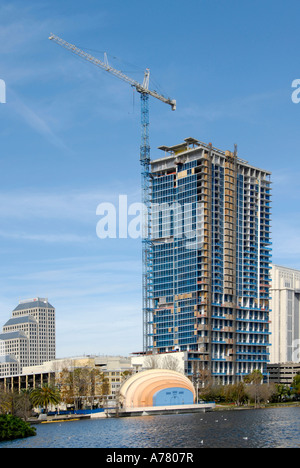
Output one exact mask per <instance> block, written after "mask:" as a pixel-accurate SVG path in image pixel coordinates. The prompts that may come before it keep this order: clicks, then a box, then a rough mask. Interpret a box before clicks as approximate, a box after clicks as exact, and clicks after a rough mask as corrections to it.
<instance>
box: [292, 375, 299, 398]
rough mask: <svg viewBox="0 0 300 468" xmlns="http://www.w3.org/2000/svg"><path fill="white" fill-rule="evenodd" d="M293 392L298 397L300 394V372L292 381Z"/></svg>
mask: <svg viewBox="0 0 300 468" xmlns="http://www.w3.org/2000/svg"><path fill="white" fill-rule="evenodd" d="M292 388H293V393H294V395H296V396H297V397H299V396H300V374H297V375H295V377H294V378H293V383H292Z"/></svg>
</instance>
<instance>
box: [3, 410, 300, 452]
mask: <svg viewBox="0 0 300 468" xmlns="http://www.w3.org/2000/svg"><path fill="white" fill-rule="evenodd" d="M18 447H24V448H26V447H28V448H29V447H30V448H48V447H49V448H51V447H53V448H54V447H56V448H64V447H66V448H76V447H86V448H130V447H136V448H198V447H204V448H205V447H207V448H224V447H227V448H254V447H255V448H256V447H257V448H271V447H283V448H299V447H300V408H276V409H263V410H250V411H249V410H241V411H222V412H212V413H203V414H202V413H201V414H185V415H168V416H146V417H136V418H120V419H103V420H84V421H78V422H66V423H55V424H41V425H38V426H37V436H36V437H31V438H29V439H24V440H16V441H13V442H4V443H0V448H18Z"/></svg>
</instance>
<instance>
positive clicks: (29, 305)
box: [14, 297, 54, 312]
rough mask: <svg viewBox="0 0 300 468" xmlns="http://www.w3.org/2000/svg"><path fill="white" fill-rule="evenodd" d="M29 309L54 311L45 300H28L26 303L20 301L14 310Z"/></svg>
mask: <svg viewBox="0 0 300 468" xmlns="http://www.w3.org/2000/svg"><path fill="white" fill-rule="evenodd" d="M29 309H54V307H53V306H52V305H51V304H50V303H49V302H48V300H47V299H41V298H39V297H38V298H36V299H30V300H28V301H21V302H20V304H19V305H18V306H17V307H16V308H15V309H14V312H15V311H17V310H29Z"/></svg>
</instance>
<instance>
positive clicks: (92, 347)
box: [0, 0, 300, 357]
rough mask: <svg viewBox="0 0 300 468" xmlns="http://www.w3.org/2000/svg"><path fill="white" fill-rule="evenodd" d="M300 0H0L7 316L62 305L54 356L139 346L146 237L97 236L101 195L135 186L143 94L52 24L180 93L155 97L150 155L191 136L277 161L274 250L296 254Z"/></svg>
mask: <svg viewBox="0 0 300 468" xmlns="http://www.w3.org/2000/svg"><path fill="white" fill-rule="evenodd" d="M299 14H300V4H299V1H298V0H288V1H283V0H259V1H258V0H186V1H185V2H183V1H182V0H180V1H179V0H172V1H171V0H160V1H158V0H152V1H151V2H148V3H141V2H140V1H137V0H126V1H124V0H86V1H85V2H79V1H77V0H73V1H69V0H60V1H57V0H51V1H48V0H43V1H40V0H39V1H34V0H27V1H26V2H24V0H23V1H22V0H19V1H17V0H10V1H4V0H2V1H1V2H0V79H3V80H5V83H6V86H7V102H6V104H0V121H1V125H0V147H1V151H0V169H1V170H0V217H1V224H0V327H1V326H2V325H3V324H4V323H5V322H6V321H7V320H8V318H9V317H10V314H11V311H12V310H13V309H14V308H15V306H16V305H17V303H18V301H19V299H26V298H30V297H35V296H41V297H48V298H49V301H50V302H51V303H52V304H53V305H54V306H55V307H56V310H57V356H58V357H63V356H75V355H80V354H83V353H86V354H89V353H91V354H92V353H99V354H129V353H130V352H134V351H140V350H141V349H142V317H141V242H140V239H137V240H135V239H105V240H103V239H102V240H100V239H99V238H97V236H96V225H97V222H98V220H99V218H98V217H97V216H96V208H97V206H98V204H99V203H102V202H112V203H115V202H116V201H117V199H118V195H119V194H126V195H127V196H128V200H129V201H139V200H140V166H139V146H140V102H139V95H137V93H134V92H133V90H132V88H131V87H130V86H128V84H126V83H124V82H122V81H119V80H118V79H116V78H114V77H112V76H111V75H109V74H107V73H106V72H104V71H102V70H100V69H98V68H96V67H94V66H93V65H91V64H89V63H87V62H85V61H83V60H82V59H80V58H78V57H76V56H74V55H73V54H71V53H70V52H68V51H66V50H64V49H63V48H61V47H59V46H58V45H56V44H55V43H53V42H51V41H49V40H48V37H49V35H50V33H51V32H53V33H54V34H57V35H58V36H60V37H62V38H64V39H65V40H67V41H69V42H71V43H74V44H76V45H77V46H78V47H80V48H84V49H89V52H90V53H91V54H93V55H95V56H96V57H98V58H100V59H102V58H103V53H104V51H106V52H107V54H108V58H109V60H110V63H111V64H112V65H113V66H115V67H116V68H117V69H121V70H123V71H124V72H125V73H126V74H127V75H129V76H131V77H133V78H134V79H136V80H138V81H142V80H143V70H144V69H145V68H146V67H149V68H150V70H151V81H150V86H151V88H152V89H157V90H159V91H160V92H162V93H163V94H165V95H167V96H170V97H171V98H174V99H176V100H177V111H176V112H172V111H171V110H170V108H169V106H166V105H165V104H163V103H161V102H159V101H157V100H155V99H150V140H151V141H150V143H151V156H152V158H156V157H160V156H161V155H162V154H160V151H158V150H157V147H158V146H161V145H173V144H176V143H180V142H182V141H183V139H184V138H187V137H190V136H191V137H194V138H197V139H199V140H201V141H205V142H207V143H208V142H212V143H213V145H214V146H216V147H219V148H221V149H223V150H225V149H229V150H231V149H233V146H234V144H235V143H237V145H238V150H239V156H240V157H241V158H242V159H246V160H248V161H249V162H251V164H253V165H256V166H258V167H261V168H264V169H268V170H270V171H272V173H273V223H272V224H273V241H274V252H273V260H274V263H277V264H281V265H285V266H290V267H293V268H297V269H300V234H299V233H300V230H299V228H300V217H299V214H300V208H299V202H298V201H299V195H300V189H299V176H300V159H299V146H300V145H299V143H300V132H299V122H300V104H294V103H293V102H292V100H291V95H292V91H293V90H292V88H291V84H292V82H293V80H295V79H297V78H300V60H299V54H298V44H299V36H300V32H299Z"/></svg>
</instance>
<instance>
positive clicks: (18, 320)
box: [3, 315, 37, 327]
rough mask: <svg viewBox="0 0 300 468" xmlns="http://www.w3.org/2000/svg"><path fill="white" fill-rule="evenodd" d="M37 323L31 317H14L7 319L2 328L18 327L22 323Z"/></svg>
mask: <svg viewBox="0 0 300 468" xmlns="http://www.w3.org/2000/svg"><path fill="white" fill-rule="evenodd" d="M29 322H31V323H37V321H36V320H35V318H34V317H33V316H32V315H23V316H22V317H15V318H11V319H9V320H8V321H7V322H6V324H5V325H4V326H3V327H9V326H11V325H20V324H22V323H29Z"/></svg>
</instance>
